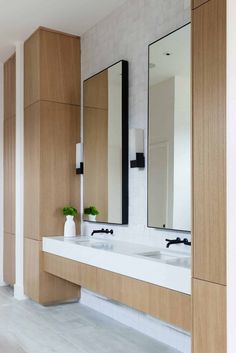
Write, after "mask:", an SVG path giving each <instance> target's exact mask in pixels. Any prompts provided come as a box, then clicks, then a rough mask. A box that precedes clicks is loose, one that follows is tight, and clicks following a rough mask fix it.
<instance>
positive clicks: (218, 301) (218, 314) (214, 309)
mask: <svg viewBox="0 0 236 353" xmlns="http://www.w3.org/2000/svg"><path fill="white" fill-rule="evenodd" d="M203 352H207V353H227V347H226V287H225V286H222V285H218V284H214V283H210V282H205V281H200V280H193V353H203Z"/></svg>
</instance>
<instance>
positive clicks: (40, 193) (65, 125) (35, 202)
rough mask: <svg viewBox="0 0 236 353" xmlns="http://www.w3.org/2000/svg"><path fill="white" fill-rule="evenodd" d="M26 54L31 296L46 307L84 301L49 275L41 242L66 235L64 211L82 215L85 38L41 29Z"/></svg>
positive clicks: (27, 238)
mask: <svg viewBox="0 0 236 353" xmlns="http://www.w3.org/2000/svg"><path fill="white" fill-rule="evenodd" d="M24 51H25V53H24V57H25V126H24V129H25V141H24V142H25V191H24V192H25V206H24V215H25V216H24V235H25V253H24V257H25V265H24V266H25V270H24V275H25V276H24V277H25V292H26V294H27V295H28V296H29V297H31V298H32V299H34V300H36V301H38V302H40V303H43V304H44V303H49V302H55V301H62V300H67V299H71V298H76V297H78V296H79V289H78V286H76V285H73V284H71V283H69V282H66V281H64V280H62V279H59V278H57V277H54V276H51V275H49V274H46V273H45V272H44V271H43V262H42V261H43V259H42V252H41V240H42V237H43V236H55V235H62V234H63V226H64V217H63V215H62V208H63V207H64V206H67V205H73V206H74V207H76V208H77V209H78V210H79V209H80V177H79V176H78V175H76V173H75V159H76V157H75V150H76V148H75V147H76V143H78V142H80V38H79V37H76V36H72V35H67V34H64V33H60V32H55V31H51V30H49V29H46V28H39V29H38V30H37V31H36V32H35V33H34V34H33V35H32V36H31V37H30V38H29V39H28V40H27V41H26V42H25V47H24ZM79 231H80V224H79V222H78V220H77V232H78V233H79Z"/></svg>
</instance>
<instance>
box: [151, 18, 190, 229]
mask: <svg viewBox="0 0 236 353" xmlns="http://www.w3.org/2000/svg"><path fill="white" fill-rule="evenodd" d="M190 71H191V27H190V24H188V25H186V26H184V27H182V28H180V29H179V30H177V31H175V32H174V33H171V34H170V35H168V36H166V37H164V38H162V39H161V40H159V41H157V42H155V43H153V44H151V45H150V46H149V139H148V226H150V227H157V228H167V229H175V230H184V231H190V229H191V137H190V136H191V135H190V134H191V125H190V121H191V85H190Z"/></svg>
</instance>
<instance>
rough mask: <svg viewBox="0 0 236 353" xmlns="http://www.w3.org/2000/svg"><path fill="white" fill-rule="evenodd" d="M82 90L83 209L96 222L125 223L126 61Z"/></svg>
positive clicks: (126, 180)
mask: <svg viewBox="0 0 236 353" xmlns="http://www.w3.org/2000/svg"><path fill="white" fill-rule="evenodd" d="M83 88H84V91H83V92H84V108H83V109H84V111H83V117H84V119H83V139H84V179H83V180H84V181H83V182H84V193H83V197H84V199H83V201H84V207H85V208H89V207H90V206H95V207H96V208H97V210H98V211H99V214H98V215H97V216H96V222H101V223H114V224H128V62H127V61H120V62H118V63H116V64H114V65H112V66H110V67H109V68H107V69H105V70H103V71H102V72H100V73H98V74H96V75H94V76H92V77H90V78H89V79H87V80H85V81H84V87H83ZM84 220H88V216H87V215H84Z"/></svg>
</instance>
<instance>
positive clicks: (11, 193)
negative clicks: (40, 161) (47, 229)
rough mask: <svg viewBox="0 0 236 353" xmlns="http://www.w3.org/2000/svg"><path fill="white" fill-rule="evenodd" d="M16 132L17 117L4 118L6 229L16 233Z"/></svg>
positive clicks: (8, 231)
mask: <svg viewBox="0 0 236 353" xmlns="http://www.w3.org/2000/svg"><path fill="white" fill-rule="evenodd" d="M15 133H16V118H15V116H13V117H12V118H8V119H5V120H4V230H5V232H7V233H10V234H14V233H15V140H16V138H15Z"/></svg>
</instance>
